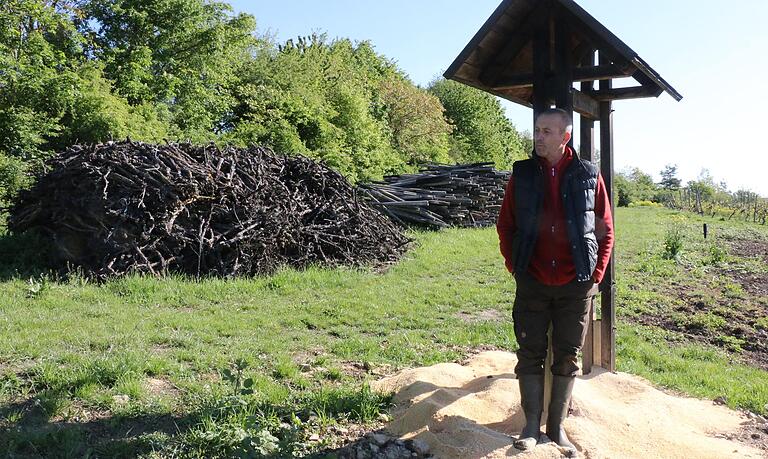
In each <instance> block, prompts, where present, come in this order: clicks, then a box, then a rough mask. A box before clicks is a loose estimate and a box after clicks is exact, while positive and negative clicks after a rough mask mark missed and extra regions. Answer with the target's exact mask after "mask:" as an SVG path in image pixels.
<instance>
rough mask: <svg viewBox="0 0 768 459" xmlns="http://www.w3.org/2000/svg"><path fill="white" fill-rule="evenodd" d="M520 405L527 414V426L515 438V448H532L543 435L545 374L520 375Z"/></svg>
mask: <svg viewBox="0 0 768 459" xmlns="http://www.w3.org/2000/svg"><path fill="white" fill-rule="evenodd" d="M517 380H518V382H519V384H520V405H522V407H523V413H524V414H525V427H524V428H523V431H522V432H520V437H518V439H517V440H515V443H514V445H515V448H517V449H522V450H526V449H531V448H533V447H534V446H536V443H538V442H539V436H540V435H541V430H539V428H540V426H541V411H542V409H543V408H544V375H518V377H517Z"/></svg>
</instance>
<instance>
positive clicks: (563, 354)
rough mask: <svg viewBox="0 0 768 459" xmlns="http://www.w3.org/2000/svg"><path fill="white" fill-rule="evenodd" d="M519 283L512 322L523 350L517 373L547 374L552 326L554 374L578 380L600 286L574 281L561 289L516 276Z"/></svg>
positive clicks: (524, 275) (560, 286)
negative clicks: (591, 314)
mask: <svg viewBox="0 0 768 459" xmlns="http://www.w3.org/2000/svg"><path fill="white" fill-rule="evenodd" d="M515 281H516V283H517V289H516V293H515V304H514V306H513V309H512V318H513V320H514V325H515V338H517V344H518V345H519V346H520V349H519V350H518V351H517V366H516V367H515V373H516V374H518V375H528V374H531V375H540V374H543V373H544V359H545V358H546V357H547V330H548V329H549V324H550V323H551V324H552V354H553V362H552V374H554V375H560V376H575V375H576V373H577V372H578V371H579V361H578V358H577V355H578V353H579V350H581V347H582V346H583V345H584V337H585V336H586V334H587V325H588V324H589V319H590V314H589V313H590V308H591V306H592V298H594V296H595V295H596V294H597V291H598V290H597V284H595V283H594V282H592V281H587V282H577V281H572V282H570V283H568V284H565V285H559V286H551V285H544V284H542V283H540V282H538V281H537V280H536V279H535V278H533V277H532V276H531V275H530V274H527V273H517V274H515Z"/></svg>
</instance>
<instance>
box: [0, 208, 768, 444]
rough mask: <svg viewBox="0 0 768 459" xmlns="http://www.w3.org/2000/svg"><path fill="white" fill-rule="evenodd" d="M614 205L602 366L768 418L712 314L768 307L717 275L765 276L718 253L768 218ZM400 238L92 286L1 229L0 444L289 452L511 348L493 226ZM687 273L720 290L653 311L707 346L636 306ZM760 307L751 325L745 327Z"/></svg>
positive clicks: (689, 280) (507, 300)
mask: <svg viewBox="0 0 768 459" xmlns="http://www.w3.org/2000/svg"><path fill="white" fill-rule="evenodd" d="M616 219H617V239H618V241H617V247H616V260H617V291H618V298H617V315H618V318H619V328H618V333H617V336H618V343H617V346H618V347H617V361H618V369H619V370H620V371H626V372H630V373H633V374H637V375H640V376H643V377H645V378H647V379H649V380H650V381H652V382H654V383H656V384H658V385H660V386H663V387H665V388H668V389H670V390H673V391H677V392H681V393H685V394H690V395H693V396H697V397H702V398H710V399H714V398H716V397H724V399H725V400H726V401H727V403H728V405H730V406H731V407H733V408H740V409H749V410H751V411H754V412H757V413H762V414H768V413H766V411H768V407H767V406H766V404H768V382H767V381H768V372H767V371H765V370H761V369H758V368H757V367H756V366H755V365H748V364H746V363H748V360H745V359H744V358H743V356H744V353H745V352H747V351H746V350H745V348H746V343H745V342H743V339H742V342H740V341H739V339H740V338H738V337H731V336H730V335H728V333H726V331H727V330H728V327H727V321H728V316H727V314H725V312H723V311H721V312H723V313H722V314H720V313H719V312H718V310H716V308H717V307H718V306H724V307H725V308H726V309H729V308H731V309H732V308H740V307H744V308H754V310H755V311H761V310H762V311H765V309H761V308H764V307H768V303H766V301H767V300H766V299H765V298H754V297H753V296H750V295H749V292H747V291H745V290H744V288H743V287H742V286H740V285H739V284H738V283H736V282H735V281H733V280H730V278H728V277H727V276H726V275H725V274H723V273H725V272H730V271H733V270H734V269H735V270H740V272H749V273H753V274H756V275H762V276H766V275H768V268H766V266H765V263H764V262H761V261H760V260H759V259H756V258H750V257H743V256H742V257H739V256H736V255H734V254H732V253H730V250H729V247H730V246H729V243H730V242H729V241H733V240H735V239H739V238H751V239H755V240H762V241H768V229H766V228H765V227H762V226H758V225H754V224H747V223H741V222H730V221H721V220H715V219H707V218H705V217H700V216H698V215H693V214H687V213H678V212H674V211H670V210H666V209H659V208H629V209H627V208H621V209H618V211H617V216H616ZM704 222H707V223H708V224H709V228H710V236H709V238H708V239H707V240H706V241H705V240H704V239H703V237H702V236H701V234H700V233H701V226H702V223H704ZM410 235H411V237H412V238H413V239H414V244H413V248H412V250H411V251H409V253H408V254H407V255H406V256H405V258H404V259H403V260H402V261H401V262H399V263H398V264H396V265H393V266H389V267H386V268H377V269H368V270H355V269H321V268H313V269H309V270H306V271H303V272H298V271H294V270H291V269H285V270H281V271H279V272H277V273H276V274H274V275H272V276H269V277H260V278H252V279H234V280H221V279H206V280H191V279H185V278H181V277H170V278H165V279H154V278H149V277H140V276H134V277H126V278H121V279H117V280H113V281H109V282H106V283H103V284H96V283H93V282H89V281H88V280H87V279H85V278H83V277H82V276H76V275H75V276H70V277H69V278H68V279H64V280H62V279H57V278H56V276H55V275H52V274H50V273H46V272H45V270H42V269H38V268H36V267H35V266H36V265H35V263H34V262H33V260H34V259H35V258H34V257H35V256H37V255H35V250H33V249H32V248H30V246H32V245H34V244H35V243H36V241H34V240H33V239H32V238H29V237H27V238H24V237H12V236H8V235H2V236H0V257H1V258H0V260H1V261H0V291H2V295H0V330H1V332H0V451H4V452H6V455H7V456H8V457H136V456H142V457H216V456H220V457H232V456H238V455H240V456H241V457H262V456H270V457H272V456H274V457H296V456H306V455H310V454H313V453H317V452H318V451H322V450H323V449H326V448H329V447H332V446H335V445H336V444H338V443H339V442H340V441H342V440H343V438H341V437H343V434H339V432H344V431H346V430H347V429H346V428H345V427H344V426H361V425H362V426H365V425H374V424H376V423H381V422H383V421H386V411H387V407H388V403H389V401H388V397H387V396H386V395H381V394H375V393H372V392H371V391H370V389H369V388H368V386H367V384H366V382H367V381H370V380H374V379H377V378H379V377H381V375H384V374H390V373H392V372H394V371H396V370H397V369H399V368H404V367H413V366H421V365H430V364H433V363H437V362H445V361H458V360H461V359H462V358H463V357H464V356H466V355H467V354H468V353H470V352H473V350H475V349H478V348H498V349H506V350H510V351H514V350H515V349H516V347H517V345H516V343H515V339H514V336H513V333H512V323H511V320H510V319H511V307H512V300H513V296H514V291H515V285H514V282H513V280H512V279H511V277H510V276H509V275H508V274H507V273H506V271H505V270H504V268H503V263H502V262H501V258H500V255H499V254H498V243H497V238H496V233H495V230H494V229H493V228H486V229H451V230H446V231H440V232H415V231H414V232H411V233H410ZM671 252H674V253H671ZM670 285H672V286H674V288H673V289H672V290H670ZM702 286H704V287H702ZM702 288H705V290H704V291H701V292H700V294H701V295H709V297H711V296H712V294H713V293H712V292H714V291H717V292H720V293H719V294H721V295H722V298H720V297H716V298H715V301H713V302H712V303H713V304H712V307H711V308H709V309H706V310H702V311H701V314H700V315H701V318H697V317H698V316H696V315H695V314H694V315H691V314H684V313H682V312H681V313H679V314H678V316H675V315H674V314H672V315H671V316H669V317H671V318H670V319H669V320H676V319H679V320H680V321H681V322H680V324H681V327H680V329H681V330H682V329H684V327H683V325H686V324H689V322H690V321H691V320H694V319H695V320H699V321H701V322H702V323H703V325H702V326H709V327H710V328H711V330H710V331H712V333H713V334H712V336H714V338H713V339H712V340H711V342H709V341H703V340H697V339H692V337H691V335H690V334H688V333H684V332H681V331H675V330H674V327H672V328H670V327H663V326H658V325H654V324H653V323H651V322H649V321H647V320H644V319H643V318H645V317H651V316H660V315H661V313H662V312H664V313H665V314H666V312H668V311H675V310H676V308H677V309H679V308H680V307H681V305H682V303H685V301H686V298H687V297H686V296H685V295H683V296H679V295H678V296H675V295H674V292H677V291H681V292H688V293H690V294H691V295H695V294H696V292H697V291H698V290H697V289H702ZM688 293H686V295H687V294H688ZM721 300H722V301H721ZM723 302H725V303H727V304H725V305H723V304H722V303H723ZM694 316H696V317H694ZM759 319H760V318H756V320H755V321H754V323H750V324H748V325H749V326H750V327H752V328H753V329H754V330H758V331H759V330H760V327H761V326H762V325H761V324H762V322H760V321H759ZM685 321H688V322H685ZM723 321H725V322H726V323H725V324H723ZM683 322H685V323H683ZM710 322H711V323H710ZM696 323H697V324H698V322H696ZM766 325H768V324H766ZM718 326H720V327H719V328H718ZM708 330H709V329H708ZM718 330H722V339H720V338H719V337H718V335H717V333H718ZM708 336H709V335H708ZM718 340H720V341H718ZM718 343H719V344H718Z"/></svg>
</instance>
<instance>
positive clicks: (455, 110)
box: [429, 79, 529, 169]
mask: <svg viewBox="0 0 768 459" xmlns="http://www.w3.org/2000/svg"><path fill="white" fill-rule="evenodd" d="M429 90H430V92H432V93H433V94H435V95H436V96H437V97H438V98H439V99H440V102H442V104H443V106H444V107H445V114H446V117H447V118H448V121H449V123H450V124H451V125H453V127H454V130H453V134H452V136H451V150H450V155H451V157H452V159H453V160H454V161H456V162H475V161H492V162H494V163H495V164H496V166H497V167H499V168H503V169H509V168H510V167H511V166H512V163H513V162H514V161H515V160H517V159H523V158H526V157H527V156H528V153H529V152H526V151H525V150H524V148H527V145H525V144H524V142H523V141H522V139H521V137H520V135H519V134H518V132H517V130H516V129H515V127H514V125H513V124H512V123H511V122H510V121H509V119H507V117H506V116H505V115H504V110H503V108H502V107H501V104H500V103H499V101H498V99H496V98H495V97H494V96H492V95H490V94H488V93H486V92H483V91H480V90H478V89H475V88H472V87H469V86H467V85H464V84H461V83H457V82H455V81H451V80H445V79H438V80H436V81H434V82H433V83H432V84H431V85H430V87H429Z"/></svg>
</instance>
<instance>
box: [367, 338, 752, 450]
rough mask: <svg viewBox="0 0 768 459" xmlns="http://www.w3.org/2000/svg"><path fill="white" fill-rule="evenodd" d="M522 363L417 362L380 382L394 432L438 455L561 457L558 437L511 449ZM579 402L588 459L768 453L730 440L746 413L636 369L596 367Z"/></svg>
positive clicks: (488, 355)
mask: <svg viewBox="0 0 768 459" xmlns="http://www.w3.org/2000/svg"><path fill="white" fill-rule="evenodd" d="M515 363H516V359H515V356H514V354H510V353H507V352H499V351H492V352H484V353H481V354H478V355H476V356H475V357H473V358H472V359H471V360H470V361H469V362H467V364H466V365H459V364H455V363H443V364H438V365H434V366H432V367H426V368H416V369H408V370H404V371H402V372H400V373H398V374H396V375H394V376H391V377H388V378H385V379H383V380H381V381H378V382H377V383H375V384H374V388H375V389H376V390H379V391H391V392H394V393H395V394H396V395H395V403H396V404H397V408H396V410H395V412H394V421H393V422H392V423H391V424H390V425H389V426H388V430H389V431H391V432H392V433H394V434H396V435H400V436H402V437H403V438H418V439H420V440H423V441H425V442H426V443H428V444H429V446H430V451H431V452H432V454H434V456H435V457H437V458H457V459H458V458H462V459H469V458H502V457H508V456H514V455H517V454H520V455H522V456H523V457H527V458H559V457H562V453H561V451H559V450H558V448H557V447H556V446H555V445H554V443H551V442H550V443H540V444H539V445H538V446H537V447H536V448H535V449H534V450H533V451H527V452H521V451H518V450H516V449H515V448H514V447H513V446H512V441H513V438H512V437H511V436H515V437H516V436H517V434H518V433H519V432H520V430H521V429H522V427H523V424H524V417H523V413H522V411H521V410H520V393H519V391H518V384H517V380H516V379H515V375H514V373H513V368H514V366H515ZM572 408H573V412H572V413H571V415H570V416H569V418H568V419H567V420H566V423H565V428H566V432H567V433H568V436H569V437H570V439H571V441H572V442H573V443H574V444H575V445H576V446H577V448H578V450H579V454H580V457H586V458H651V457H660V458H686V459H687V458H713V459H714V458H717V459H720V458H724V457H738V458H761V457H765V455H764V452H762V451H760V450H758V449H755V448H752V447H750V446H747V445H745V444H742V443H738V442H735V441H731V440H728V439H726V438H722V437H724V436H725V435H726V434H728V433H733V432H736V431H738V430H739V428H740V427H741V426H742V424H743V423H745V422H746V416H744V415H743V414H741V413H739V412H736V411H733V410H730V409H728V408H726V407H723V406H718V405H714V404H713V403H712V402H711V401H704V400H697V399H692V398H684V397H676V396H672V395H669V394H666V393H664V392H662V391H660V390H658V389H656V388H654V387H653V386H652V385H651V384H650V383H649V382H647V381H646V380H644V379H642V378H639V377H636V376H631V375H628V374H623V373H618V374H613V373H610V372H606V371H604V370H602V369H600V368H595V369H594V370H593V372H592V374H590V375H587V376H579V378H578V381H576V386H575V388H574V392H573V404H572ZM545 418H546V416H545ZM545 421H546V419H542V422H545Z"/></svg>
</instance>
